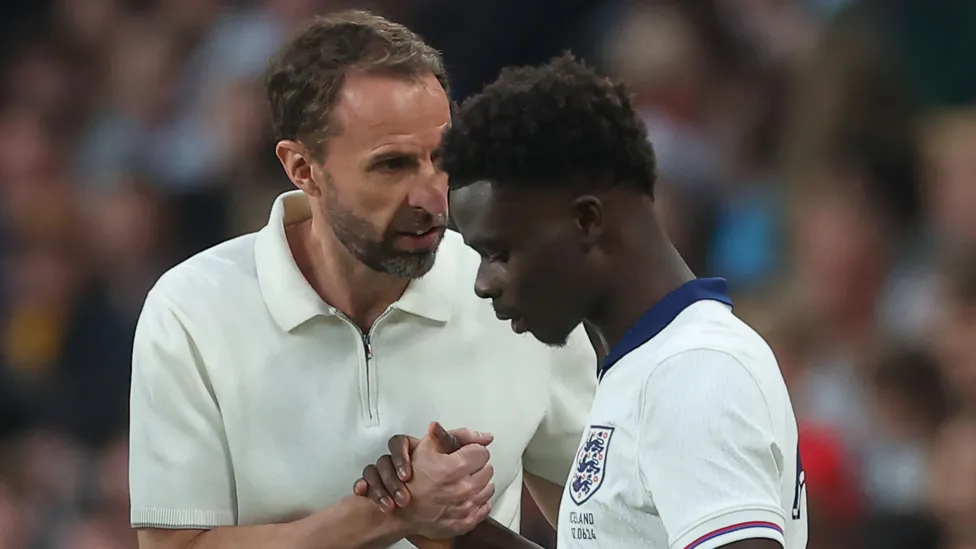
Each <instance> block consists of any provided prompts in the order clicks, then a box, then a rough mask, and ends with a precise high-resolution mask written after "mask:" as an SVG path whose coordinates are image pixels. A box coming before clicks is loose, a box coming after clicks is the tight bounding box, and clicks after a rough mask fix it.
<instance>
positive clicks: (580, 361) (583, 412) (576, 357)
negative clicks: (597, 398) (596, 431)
mask: <svg viewBox="0 0 976 549" xmlns="http://www.w3.org/2000/svg"><path fill="white" fill-rule="evenodd" d="M552 359H553V363H552V366H551V368H552V371H551V373H550V381H549V395H548V396H549V407H548V409H547V411H546V414H545V416H544V417H543V418H542V421H541V422H540V423H539V427H538V429H537V430H536V432H535V434H534V435H533V437H532V440H530V441H529V444H528V447H527V448H526V450H525V454H524V456H523V466H524V467H525V470H526V471H528V472H529V473H532V474H533V475H536V476H539V477H542V478H544V479H546V480H548V481H550V482H552V483H554V484H558V485H559V486H563V485H565V484H566V479H567V477H568V476H569V470H570V468H571V467H572V463H573V458H574V457H575V455H576V449H577V448H578V447H579V442H580V436H582V434H583V429H584V428H585V426H586V418H587V416H588V415H589V411H590V405H591V404H592V403H593V396H594V394H595V393H596V369H597V359H596V352H595V351H594V350H593V345H591V344H590V339H589V337H588V336H587V335H586V331H585V330H584V329H583V327H582V325H581V326H579V327H578V328H577V329H576V330H575V331H574V332H573V333H572V335H571V336H570V338H569V341H568V342H567V344H566V345H565V346H564V347H560V348H556V349H553V351H552Z"/></svg>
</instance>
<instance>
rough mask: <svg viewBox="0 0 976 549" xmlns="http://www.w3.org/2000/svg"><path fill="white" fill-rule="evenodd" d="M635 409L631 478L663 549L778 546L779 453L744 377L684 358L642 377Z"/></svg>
mask: <svg viewBox="0 0 976 549" xmlns="http://www.w3.org/2000/svg"><path fill="white" fill-rule="evenodd" d="M692 380H693V382H692ZM641 409H642V410H643V416H642V417H641V421H640V431H639V435H638V441H637V444H638V459H637V461H638V468H639V469H640V478H641V482H643V484H644V489H645V490H646V491H647V492H649V493H650V495H651V497H652V498H653V502H654V505H655V506H656V508H657V510H658V513H659V514H660V517H661V520H662V521H663V523H664V527H665V529H666V530H667V532H668V543H669V547H670V548H671V549H714V548H717V547H721V546H724V545H727V544H729V543H732V542H735V541H740V540H743V539H752V538H768V539H772V540H775V541H778V542H779V543H780V545H784V536H783V530H784V526H785V520H786V517H785V514H784V512H783V510H782V505H781V503H780V495H779V493H780V485H781V480H780V479H781V477H782V475H783V471H784V466H783V465H784V457H783V456H784V453H783V451H782V450H783V449H782V448H779V445H778V444H777V442H776V436H775V432H774V429H773V421H772V416H771V414H770V410H769V406H768V405H767V403H766V398H765V395H764V394H763V392H762V390H761V388H760V386H759V383H758V381H757V380H756V379H755V378H754V377H753V374H752V372H750V371H749V370H748V369H747V368H746V367H745V366H744V365H743V364H742V363H741V362H739V361H738V360H737V359H736V358H735V357H733V356H732V355H729V354H726V353H724V352H721V351H714V350H690V351H684V352H682V353H679V354H678V355H676V356H674V357H672V358H670V359H668V360H666V361H665V362H664V363H662V364H659V365H658V366H657V367H656V368H655V370H654V371H653V372H652V373H651V374H650V375H649V376H648V378H647V380H646V384H645V387H644V391H643V395H642V402H641Z"/></svg>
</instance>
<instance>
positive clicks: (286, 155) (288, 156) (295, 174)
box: [275, 139, 319, 196]
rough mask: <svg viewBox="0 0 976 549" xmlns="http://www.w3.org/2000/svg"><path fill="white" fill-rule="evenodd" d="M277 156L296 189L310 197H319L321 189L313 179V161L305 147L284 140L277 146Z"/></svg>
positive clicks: (295, 142)
mask: <svg viewBox="0 0 976 549" xmlns="http://www.w3.org/2000/svg"><path fill="white" fill-rule="evenodd" d="M275 155H276V156H277V157H278V160H279V161H280V162H281V167H282V168H284V169H285V174H286V175H288V179H291V182H292V183H294V184H295V186H296V187H298V188H299V189H301V190H302V191H304V192H305V194H307V195H309V196H318V194H319V188H318V185H317V184H316V183H315V179H314V177H312V168H313V164H312V163H313V160H312V158H310V155H309V154H308V151H307V149H306V148H305V146H304V145H302V144H301V143H299V142H297V141H292V140H290V139H283V140H281V141H279V142H278V144H277V145H275Z"/></svg>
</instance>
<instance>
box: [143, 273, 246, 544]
mask: <svg viewBox="0 0 976 549" xmlns="http://www.w3.org/2000/svg"><path fill="white" fill-rule="evenodd" d="M129 440H130V441H129V486H130V497H131V503H132V506H131V522H132V526H133V527H135V528H143V527H154V528H177V529H179V528H185V529H209V528H214V527H217V526H227V525H233V524H234V523H235V522H236V509H235V499H234V497H233V493H234V484H233V477H232V472H231V468H230V457H229V452H228V450H227V446H226V438H225V436H224V429H223V423H222V421H221V416H220V411H219V409H218V406H217V401H216V398H215V396H214V392H213V387H212V386H211V384H210V380H209V377H208V375H207V371H206V368H205V367H204V365H203V361H202V359H201V357H200V355H199V352H198V351H197V348H196V346H195V345H194V343H193V340H192V339H191V337H190V335H189V333H188V331H187V329H186V325H185V322H184V317H183V315H182V314H181V313H180V312H179V311H178V310H177V309H176V308H175V307H174V306H172V305H171V304H170V303H169V302H168V301H167V300H166V299H165V298H163V297H162V296H160V295H157V294H155V293H153V292H150V294H149V296H148V297H147V299H146V303H145V305H144V307H143V310H142V313H141V315H140V317H139V322H138V324H137V327H136V333H135V342H134V349H133V357H132V388H131V395H130V435H129Z"/></svg>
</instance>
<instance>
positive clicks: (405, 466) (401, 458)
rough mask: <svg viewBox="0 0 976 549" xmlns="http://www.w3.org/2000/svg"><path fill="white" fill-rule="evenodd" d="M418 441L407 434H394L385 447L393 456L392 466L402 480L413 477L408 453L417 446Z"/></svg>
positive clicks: (405, 480)
mask: <svg viewBox="0 0 976 549" xmlns="http://www.w3.org/2000/svg"><path fill="white" fill-rule="evenodd" d="M419 443H420V441H419V440H418V439H415V438H413V437H410V436H407V435H395V436H393V437H391V438H390V441H389V442H388V443H387V448H389V449H390V456H392V458H393V466H394V467H395V468H396V472H397V476H398V477H400V480H402V481H403V482H407V481H409V480H410V479H411V478H412V477H413V466H412V465H411V463H410V453H411V452H413V451H414V450H415V449H416V448H417V444H419Z"/></svg>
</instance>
